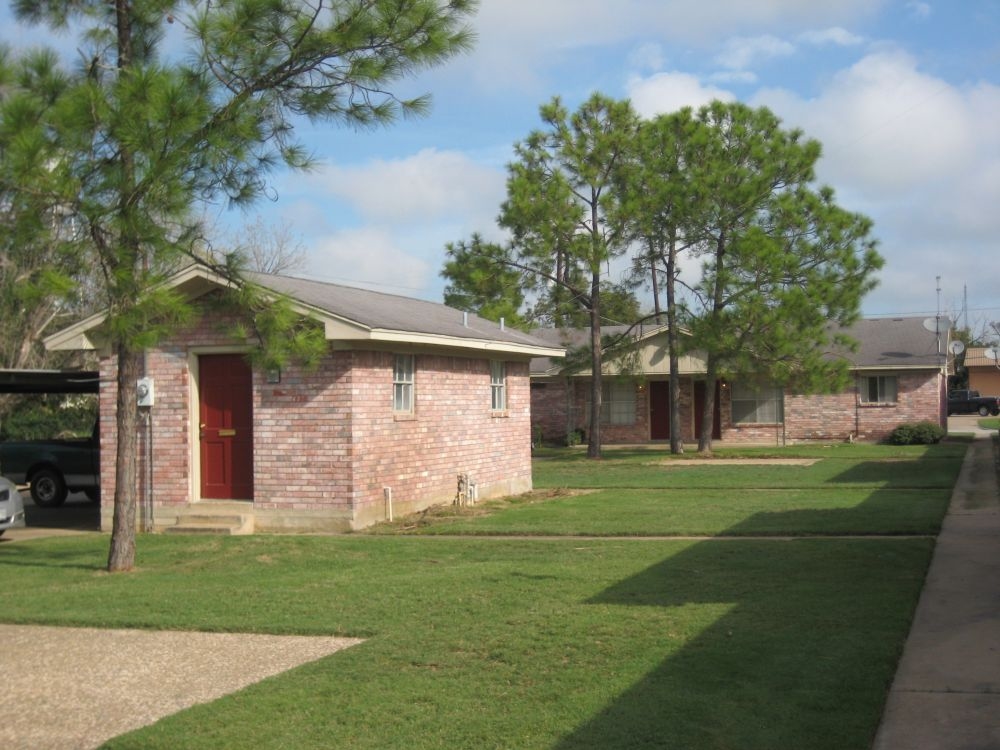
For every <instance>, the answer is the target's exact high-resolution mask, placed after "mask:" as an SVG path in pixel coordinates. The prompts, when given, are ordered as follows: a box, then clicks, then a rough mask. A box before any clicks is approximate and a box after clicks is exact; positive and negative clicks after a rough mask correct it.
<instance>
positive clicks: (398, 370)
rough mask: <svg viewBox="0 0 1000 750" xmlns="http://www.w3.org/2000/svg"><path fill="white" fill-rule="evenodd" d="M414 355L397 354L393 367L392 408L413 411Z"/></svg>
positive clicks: (400, 410) (398, 410) (403, 411)
mask: <svg viewBox="0 0 1000 750" xmlns="http://www.w3.org/2000/svg"><path fill="white" fill-rule="evenodd" d="M413 359H414V358H413V355H412V354H397V355H396V360H395V362H394V364H393V367H392V410H393V411H395V412H399V413H407V414H409V413H412V412H413V384H414V378H413V370H414V363H413Z"/></svg>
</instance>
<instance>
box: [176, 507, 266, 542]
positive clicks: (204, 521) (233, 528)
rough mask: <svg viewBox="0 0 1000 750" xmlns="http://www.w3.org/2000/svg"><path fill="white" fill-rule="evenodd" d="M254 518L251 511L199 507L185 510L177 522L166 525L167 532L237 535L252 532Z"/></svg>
mask: <svg viewBox="0 0 1000 750" xmlns="http://www.w3.org/2000/svg"><path fill="white" fill-rule="evenodd" d="M253 530H254V518H253V514H251V513H232V512H229V511H226V510H225V509H219V510H217V511H214V512H213V511H212V509H210V508H197V509H192V510H190V511H185V512H182V513H180V514H179V515H178V516H177V522H176V523H175V524H174V525H172V526H166V527H164V529H163V532H164V533H166V534H223V535H227V536H236V535H243V534H252V533H253Z"/></svg>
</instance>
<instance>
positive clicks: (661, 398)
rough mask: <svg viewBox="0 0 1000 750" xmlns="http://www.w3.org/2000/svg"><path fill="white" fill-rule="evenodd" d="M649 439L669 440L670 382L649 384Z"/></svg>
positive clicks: (663, 381) (651, 382) (652, 381)
mask: <svg viewBox="0 0 1000 750" xmlns="http://www.w3.org/2000/svg"><path fill="white" fill-rule="evenodd" d="M649 439H650V440H669V439H670V381H669V380H651V381H650V382H649Z"/></svg>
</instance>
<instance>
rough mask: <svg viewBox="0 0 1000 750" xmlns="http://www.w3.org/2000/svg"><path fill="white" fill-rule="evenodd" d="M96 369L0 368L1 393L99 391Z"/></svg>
mask: <svg viewBox="0 0 1000 750" xmlns="http://www.w3.org/2000/svg"><path fill="white" fill-rule="evenodd" d="M98 385H99V383H98V374H97V372H96V371H94V370H0V393H97V390H98Z"/></svg>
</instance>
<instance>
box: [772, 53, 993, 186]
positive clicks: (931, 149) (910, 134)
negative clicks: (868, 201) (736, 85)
mask: <svg viewBox="0 0 1000 750" xmlns="http://www.w3.org/2000/svg"><path fill="white" fill-rule="evenodd" d="M756 98H757V99H758V100H759V102H760V103H763V104H768V105H771V106H772V108H773V109H775V110H776V111H777V112H778V113H779V114H781V115H782V116H784V117H785V118H786V119H790V120H792V121H793V122H794V123H795V124H797V125H801V126H802V127H803V128H804V129H805V130H806V132H807V133H808V134H810V135H812V136H814V137H818V138H819V139H820V140H821V141H822V142H823V144H824V148H825V153H826V159H825V168H826V169H827V171H828V173H829V174H830V175H831V176H833V177H834V178H835V179H836V180H837V181H842V180H846V181H848V182H850V183H852V184H855V185H858V186H859V187H861V188H862V189H864V190H865V191H866V192H867V193H868V194H869V195H871V196H874V195H876V194H881V195H884V194H885V193H886V191H895V190H902V189H908V188H911V187H913V186H914V185H917V184H922V183H923V182H925V181H927V180H931V179H934V180H937V179H939V178H940V176H941V175H942V174H944V175H950V176H955V175H956V174H957V173H966V171H967V170H969V169H975V168H976V162H977V159H978V153H979V149H978V148H977V144H976V139H975V138H974V137H973V136H974V133H973V131H974V130H975V129H976V119H975V117H973V116H972V113H971V111H970V104H971V103H970V101H969V98H968V96H967V95H966V94H964V93H963V92H962V91H960V90H959V89H956V88H955V87H953V86H951V85H949V84H947V83H945V82H944V81H941V80H940V79H936V78H933V77H931V76H928V75H926V74H924V73H922V72H920V71H919V70H917V67H916V62H915V61H914V59H913V58H911V57H910V56H909V55H907V54H905V53H902V52H882V53H876V54H872V55H869V56H867V57H865V58H864V59H862V60H860V61H859V62H858V63H856V64H855V65H854V66H852V67H851V68H849V69H847V70H844V71H841V72H840V73H839V74H838V75H836V76H835V77H834V78H833V79H832V80H831V82H830V85H829V87H828V88H827V89H826V90H825V91H824V92H823V93H822V94H821V95H820V96H819V97H818V98H816V99H812V100H804V99H801V98H799V97H797V96H795V95H792V94H789V93H788V92H783V91H762V92H760V93H759V94H758V96H757V97H756Z"/></svg>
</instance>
